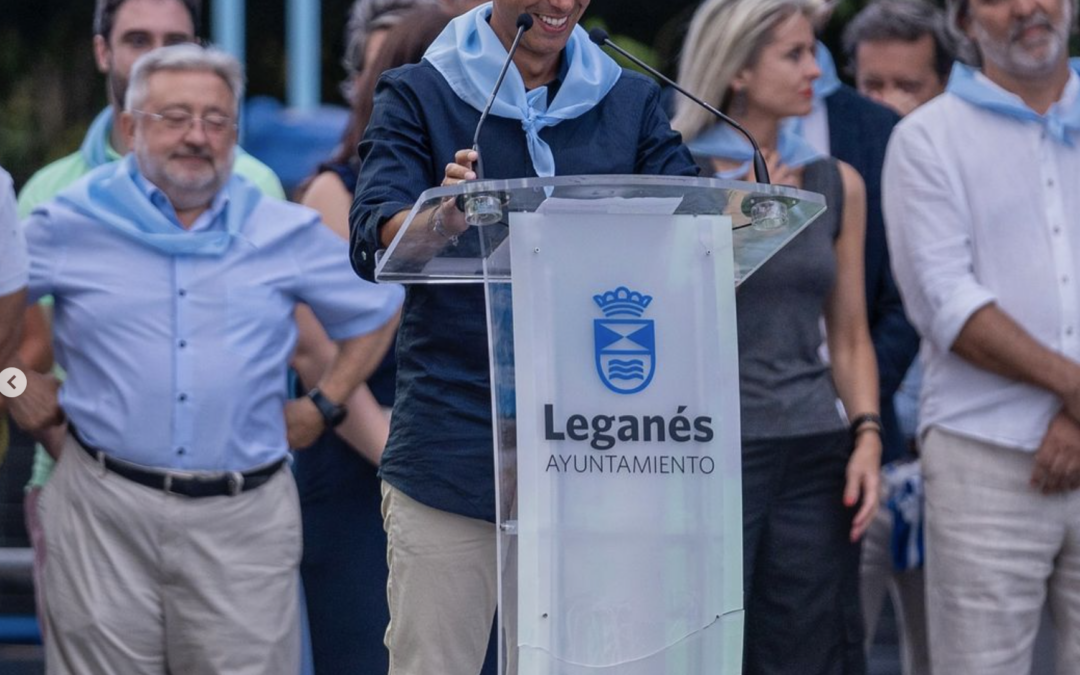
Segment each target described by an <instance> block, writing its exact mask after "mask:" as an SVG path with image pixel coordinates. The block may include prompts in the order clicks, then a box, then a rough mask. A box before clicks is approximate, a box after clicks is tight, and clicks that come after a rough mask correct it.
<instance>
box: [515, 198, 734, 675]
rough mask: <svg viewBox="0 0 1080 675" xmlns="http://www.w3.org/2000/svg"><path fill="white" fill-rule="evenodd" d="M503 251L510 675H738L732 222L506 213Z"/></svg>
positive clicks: (711, 218) (717, 218) (703, 218)
mask: <svg viewBox="0 0 1080 675" xmlns="http://www.w3.org/2000/svg"><path fill="white" fill-rule="evenodd" d="M509 241H510V258H511V267H512V269H513V275H512V278H513V285H512V294H513V306H514V312H513V314H514V318H513V332H514V371H515V378H516V391H517V396H516V417H517V422H516V429H517V434H516V437H517V494H516V500H514V508H515V509H516V516H517V537H516V539H517V556H516V557H517V565H518V569H517V573H516V579H515V578H503V579H502V584H503V590H502V592H503V598H504V604H503V610H504V612H505V611H513V607H514V605H512V604H510V602H508V601H507V594H508V593H509V594H512V595H513V594H514V591H515V589H514V586H515V585H516V603H517V604H516V608H517V609H516V613H515V616H514V617H505V618H506V619H508V620H509V621H513V620H514V619H515V618H516V623H517V637H516V644H517V647H518V649H517V663H518V672H519V673H521V674H522V675H584V674H588V673H618V674H620V675H661V674H664V673H677V674H679V675H694V674H696V673H710V674H716V673H731V674H732V675H735V674H737V673H739V672H741V659H742V514H741V498H740V461H739V457H740V450H739V405H738V394H739V387H738V364H737V356H736V330H735V299H734V284H733V262H732V236H731V222H730V219H729V218H727V217H721V216H690V215H649V216H643V215H610V214H581V213H579V214H573V213H552V214H547V215H544V214H529V213H514V214H512V216H511V221H510V240H509ZM504 539H505V538H504ZM511 602H512V600H511ZM512 648H513V645H511V649H512ZM510 662H511V663H513V662H514V659H513V658H511V659H510Z"/></svg>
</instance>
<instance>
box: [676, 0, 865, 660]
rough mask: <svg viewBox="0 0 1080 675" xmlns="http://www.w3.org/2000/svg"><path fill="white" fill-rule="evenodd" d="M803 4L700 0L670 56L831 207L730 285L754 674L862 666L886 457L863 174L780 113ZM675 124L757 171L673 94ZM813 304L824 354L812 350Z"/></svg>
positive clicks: (778, 164) (802, 36)
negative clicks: (863, 601)
mask: <svg viewBox="0 0 1080 675" xmlns="http://www.w3.org/2000/svg"><path fill="white" fill-rule="evenodd" d="M810 13H811V3H809V2H807V1H806V0H708V1H707V2H705V3H704V4H703V5H702V6H701V7H700V8H699V9H698V12H697V13H696V14H695V16H694V19H693V21H692V23H691V26H690V32H689V35H688V36H687V42H686V44H685V46H684V54H683V58H682V62H681V67H680V84H682V85H683V86H684V87H686V88H687V89H689V90H691V91H695V92H698V93H699V94H701V95H702V96H703V97H704V98H705V99H706V100H707V101H709V102H710V103H712V104H713V105H715V106H717V107H719V108H721V109H722V110H724V111H725V112H727V113H728V114H729V115H731V116H733V117H735V118H736V119H737V120H738V121H739V122H741V123H742V124H743V125H745V126H746V128H747V129H749V130H750V132H751V133H753V134H754V135H755V136H756V137H757V139H758V141H759V143H760V144H761V146H762V150H763V152H764V154H765V157H766V160H767V162H768V164H769V169H770V172H771V174H772V180H773V182H774V183H783V184H788V185H794V186H796V187H799V188H802V189H805V190H810V191H813V192H819V193H822V194H824V195H825V198H826V203H827V205H828V210H827V212H826V213H825V214H823V215H822V216H821V217H820V218H818V220H817V221H815V222H814V223H812V224H811V225H810V226H809V227H808V228H807V229H806V230H805V231H804V232H803V233H802V234H800V235H799V236H798V237H796V238H795V239H794V240H793V241H792V242H791V243H790V244H789V245H788V246H787V247H786V248H785V249H783V250H782V251H781V252H780V253H779V254H777V255H776V256H775V257H774V258H773V259H772V260H770V261H769V262H768V263H766V264H765V266H764V267H763V268H762V269H761V270H759V271H758V272H757V273H756V274H755V275H754V276H753V277H751V278H750V279H749V280H747V282H746V283H745V284H743V285H742V286H741V287H740V289H739V291H738V293H737V297H736V301H737V308H738V324H739V326H738V333H739V366H740V394H741V405H742V435H743V525H744V536H743V545H744V556H743V557H744V577H745V607H746V645H745V672H746V673H748V674H755V675H756V674H770V675H771V674H773V673H792V674H795V673H797V674H798V675H825V674H830V675H831V674H836V675H840V674H843V675H847V674H848V673H861V672H864V670H865V660H864V657H863V654H862V643H861V618H860V616H859V607H858V586H857V581H858V580H857V573H858V543H857V542H858V540H859V538H860V537H861V536H862V534H863V532H864V531H865V529H866V527H867V525H868V524H869V523H870V520H871V517H872V516H873V513H874V510H875V509H876V507H877V503H878V471H879V468H880V466H879V465H880V461H881V437H880V431H881V427H880V418H879V417H878V384H877V368H876V365H875V360H874V351H873V346H872V344H871V341H870V334H869V331H868V329H867V319H866V304H865V302H864V297H863V296H864V290H863V288H864V284H863V242H864V236H865V211H866V198H865V191H864V186H863V181H862V179H861V178H860V177H859V174H858V173H857V172H855V171H854V170H853V169H852V168H851V167H850V166H848V165H846V164H844V163H842V162H838V161H836V160H834V159H832V158H829V157H825V156H821V155H819V154H818V153H817V152H816V151H815V150H814V149H813V148H812V147H811V146H810V145H809V144H808V143H806V142H805V141H804V140H802V138H801V136H800V135H799V133H798V130H797V128H796V127H795V125H794V124H793V123H792V122H790V121H785V120H789V118H797V117H800V116H802V115H806V114H807V113H809V112H810V108H811V105H812V85H813V83H814V80H815V79H817V77H818V76H819V75H820V70H819V69H818V66H817V63H816V62H815V60H814V47H815V41H814V34H813V29H812V27H811V22H810ZM673 126H674V127H675V128H676V129H678V130H679V131H680V132H682V134H683V136H684V138H685V139H686V141H687V144H688V145H689V147H690V149H691V151H692V152H693V153H694V155H695V158H696V159H697V161H698V163H699V164H700V165H701V166H702V167H703V169H704V173H706V174H715V175H719V176H723V177H729V178H738V179H746V180H754V178H755V177H754V176H753V171H752V169H751V165H750V162H749V160H750V157H751V155H750V150H749V145H748V144H747V143H746V142H745V141H743V140H742V139H741V138H740V137H738V136H737V135H736V134H735V133H734V132H733V131H732V130H731V129H730V128H729V127H726V126H719V125H717V124H716V120H715V119H714V118H713V117H712V116H711V115H710V114H709V113H707V112H706V111H704V110H702V109H700V108H698V107H697V106H695V105H693V104H687V105H682V106H681V107H680V108H679V109H678V110H677V114H676V116H675V119H674V121H673ZM822 317H824V323H825V327H826V334H827V345H828V352H829V355H830V361H831V365H830V364H828V363H825V362H824V361H823V360H822V359H821V357H820V355H819V347H820V345H821V341H822V336H821V332H820V329H819V326H820V320H821V318H822ZM838 399H839V401H840V402H842V404H843V409H844V410H846V411H847V416H846V417H844V416H842V414H841V413H840V412H838V406H837V400H838Z"/></svg>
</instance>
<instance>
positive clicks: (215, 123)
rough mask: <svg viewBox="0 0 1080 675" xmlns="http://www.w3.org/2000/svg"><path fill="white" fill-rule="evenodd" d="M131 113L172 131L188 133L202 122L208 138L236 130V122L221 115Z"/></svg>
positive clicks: (170, 111) (174, 111)
mask: <svg viewBox="0 0 1080 675" xmlns="http://www.w3.org/2000/svg"><path fill="white" fill-rule="evenodd" d="M131 112H132V113H134V114H136V115H140V116H142V117H149V118H150V119H152V120H154V121H155V122H160V123H161V124H163V125H164V126H165V128H166V129H168V130H170V131H182V132H184V133H187V132H189V131H191V128H192V127H193V126H195V123H196V122H200V123H201V124H202V129H203V133H205V134H206V135H207V136H214V137H220V136H224V135H225V133H226V132H227V131H229V130H230V129H235V128H236V120H234V119H233V118H231V117H229V116H228V115H222V114H220V113H210V114H208V115H206V116H204V117H196V116H195V115H192V114H191V113H189V112H185V111H183V110H169V111H166V112H163V113H154V112H147V111H145V110H132V111H131Z"/></svg>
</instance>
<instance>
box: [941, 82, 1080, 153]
mask: <svg viewBox="0 0 1080 675" xmlns="http://www.w3.org/2000/svg"><path fill="white" fill-rule="evenodd" d="M1069 66H1070V68H1071V69H1072V70H1073V72H1077V70H1078V69H1080V68H1078V65H1077V64H1076V63H1074V62H1072V61H1070V62H1069ZM978 72H979V71H977V70H976V69H974V68H972V67H971V66H966V65H964V64H962V63H960V62H957V63H955V64H953V69H952V74H950V75H949V84H948V86H947V87H946V89H945V90H946V91H947V92H949V93H950V94H952V95H954V96H956V97H958V98H961V99H963V100H964V101H967V102H968V103H970V104H972V105H974V106H977V107H979V108H983V109H984V110H989V111H990V112H994V113H997V114H999V115H1004V116H1006V117H1011V118H1013V119H1016V120H1020V121H1023V122H1035V123H1037V124H1040V125H1042V126H1043V128H1044V129H1046V133H1048V134H1049V135H1050V137H1051V138H1053V139H1054V140H1055V141H1058V142H1059V143H1062V144H1064V145H1066V146H1069V147H1072V146H1073V139H1072V134H1074V133H1075V132H1077V131H1080V96H1077V97H1075V98H1074V99H1073V101H1072V102H1071V103H1070V104H1068V105H1067V106H1062V105H1061V104H1060V103H1055V104H1054V105H1052V106H1050V110H1048V111H1047V112H1046V114H1045V115H1040V114H1039V113H1037V112H1035V111H1034V110H1032V109H1031V108H1029V107H1028V106H1027V105H1026V104H1025V103H1024V102H1023V100H1021V98H1020V97H1019V96H1017V95H1016V94H1012V93H1010V92H1007V91H1005V90H1004V89H1002V88H1000V87H997V86H995V85H993V84H992V83H990V82H987V81H986V80H984V79H982V78H980V77H978Z"/></svg>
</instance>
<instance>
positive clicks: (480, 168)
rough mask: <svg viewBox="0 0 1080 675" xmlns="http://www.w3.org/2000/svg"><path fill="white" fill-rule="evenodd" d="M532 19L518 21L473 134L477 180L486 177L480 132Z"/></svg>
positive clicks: (525, 15)
mask: <svg viewBox="0 0 1080 675" xmlns="http://www.w3.org/2000/svg"><path fill="white" fill-rule="evenodd" d="M532 24H533V21H532V17H531V16H529V15H528V14H522V15H521V16H519V17H518V20H517V29H518V30H517V35H515V36H514V41H513V42H512V43H511V44H510V50H509V51H508V52H507V53H506V61H504V62H503V65H502V70H500V71H499V78H498V79H497V80H495V88H494V89H492V90H491V95H490V96H488V100H487V103H486V104H485V105H484V110H483V112H481V113H480V121H479V122H478V123H477V124H476V133H474V134H473V144H472V149H473V151H475V152H476V178H477V180H480V179H482V178H483V177H484V159H483V155H481V154H480V130H481V129H483V128H484V122H486V121H487V117H488V113H490V112H491V107H492V106H493V105H495V97H496V96H498V95H499V90H500V89H502V83H503V80H504V79H506V73H507V71H508V70H510V64H511V63H513V62H514V54H515V52H517V48H518V45H519V44H521V37H522V36H523V35H525V31H527V30H529V29H530V28H532Z"/></svg>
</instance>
